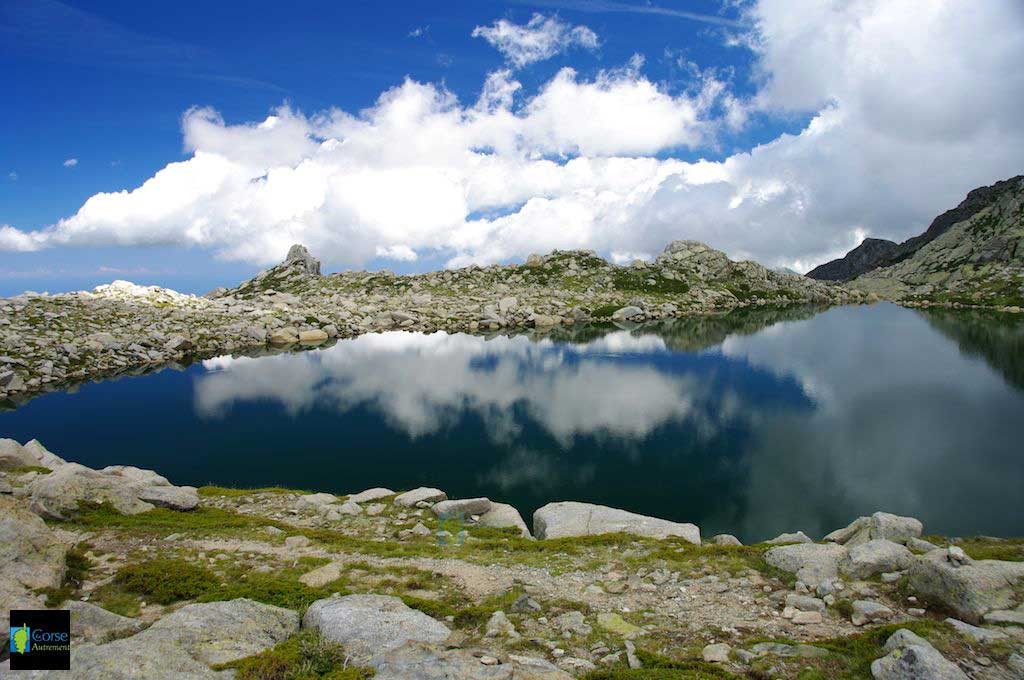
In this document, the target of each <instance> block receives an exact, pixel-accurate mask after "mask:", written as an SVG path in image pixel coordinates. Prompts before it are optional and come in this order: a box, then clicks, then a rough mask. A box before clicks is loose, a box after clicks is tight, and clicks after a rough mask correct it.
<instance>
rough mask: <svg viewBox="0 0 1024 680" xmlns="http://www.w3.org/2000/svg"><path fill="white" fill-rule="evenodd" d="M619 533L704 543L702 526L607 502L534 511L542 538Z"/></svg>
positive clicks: (566, 503) (550, 506) (568, 503)
mask: <svg viewBox="0 0 1024 680" xmlns="http://www.w3.org/2000/svg"><path fill="white" fill-rule="evenodd" d="M617 532H624V533H627V534H634V535H636V536H647V537H650V538H668V537H669V536H678V537H680V538H683V539H685V540H687V541H689V542H690V543H693V544H695V545H700V529H699V528H698V527H697V526H696V525H695V524H683V523H679V522H670V521H668V520H665V519H659V518H657V517H647V516H645V515H638V514H636V513H632V512H628V511H626V510H619V509H618V508H609V507H606V506H603V505H594V504H591V503H577V502H575V501H562V502H558V503H548V504H547V505H545V506H544V507H542V508H540V509H538V510H537V511H536V512H534V513H533V534H534V536H536V537H537V538H539V539H547V538H564V537H568V536H596V535H599V534H612V533H617Z"/></svg>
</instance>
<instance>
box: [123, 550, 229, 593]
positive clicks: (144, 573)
mask: <svg viewBox="0 0 1024 680" xmlns="http://www.w3.org/2000/svg"><path fill="white" fill-rule="evenodd" d="M114 583H116V584H117V585H119V586H121V588H123V589H124V590H125V591H127V592H129V593H135V594H137V595H142V596H143V597H145V598H146V600H147V601H149V602H156V603H157V604H172V603H174V602H179V601H181V600H191V599H193V598H196V597H199V596H200V595H204V594H206V593H208V592H210V591H211V590H213V589H215V588H217V587H218V585H219V583H220V580H219V579H218V578H217V576H216V575H215V574H214V573H213V572H212V571H210V570H209V569H207V568H205V567H201V566H199V565H197V564H193V563H191V562H187V561H185V560H182V559H173V558H168V557H160V558H156V559H152V560H147V561H145V562H138V563H136V564H129V565H127V566H124V567H122V568H121V569H119V570H118V572H117V574H116V575H115V577H114Z"/></svg>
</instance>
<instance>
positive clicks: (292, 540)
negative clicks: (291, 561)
mask: <svg viewBox="0 0 1024 680" xmlns="http://www.w3.org/2000/svg"><path fill="white" fill-rule="evenodd" d="M311 543H312V541H310V540H309V538H307V537H306V536H289V537H288V538H286V539H284V547H286V548H288V549H289V550H298V549H300V548H308V547H309V546H310V544H311Z"/></svg>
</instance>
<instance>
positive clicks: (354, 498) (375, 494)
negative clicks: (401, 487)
mask: <svg viewBox="0 0 1024 680" xmlns="http://www.w3.org/2000/svg"><path fill="white" fill-rule="evenodd" d="M394 495H395V492H394V491H392V490H391V489H385V488H383V487H379V486H378V487H374V488H372V489H367V490H366V491H360V492H359V493H354V494H352V495H351V496H349V497H348V500H349V501H351V502H352V503H368V502H369V501H379V500H380V499H382V498H387V497H388V496H394Z"/></svg>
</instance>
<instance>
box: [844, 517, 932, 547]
mask: <svg viewBox="0 0 1024 680" xmlns="http://www.w3.org/2000/svg"><path fill="white" fill-rule="evenodd" d="M923 530H924V525H923V524H921V521H920V520H918V519H915V518H913V517H901V516H900V515H894V514H892V513H889V512H876V513H874V514H873V515H871V516H870V517H858V518H857V519H855V520H854V521H853V522H851V523H850V524H849V525H847V526H845V527H843V528H842V529H836V530H835V531H833V532H832V533H830V534H828V535H827V536H825V538H824V540H825V541H831V542H833V543H838V544H840V545H845V546H847V547H848V548H852V547H854V546H857V545H861V544H862V543H867V542H868V541H872V540H876V539H885V540H888V541H892V542H893V543H899V544H901V545H905V544H906V543H907V541H909V540H911V539H916V538H920V536H921V532H922V531H923Z"/></svg>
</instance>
